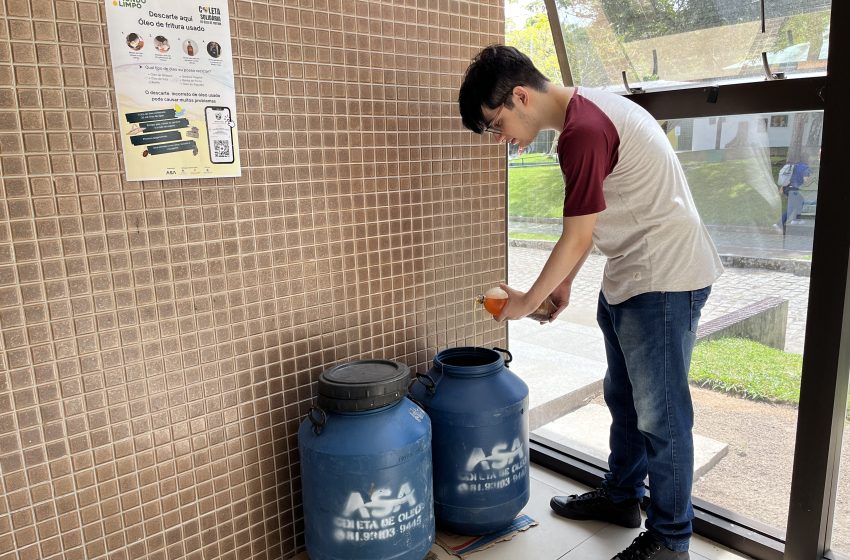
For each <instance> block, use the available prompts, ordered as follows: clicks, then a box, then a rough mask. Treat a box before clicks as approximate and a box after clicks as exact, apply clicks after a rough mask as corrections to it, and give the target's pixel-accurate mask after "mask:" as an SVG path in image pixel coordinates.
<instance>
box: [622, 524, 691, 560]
mask: <svg viewBox="0 0 850 560" xmlns="http://www.w3.org/2000/svg"><path fill="white" fill-rule="evenodd" d="M690 558H691V555H690V554H688V551H687V550H685V551H681V552H676V551H675V550H670V549H669V548H667V547H666V546H664V544H662V542H661V541H659V540H658V539H656V538H655V536H654V535H652V534H650V533H649V532H648V531H644V532H643V533H641V534H640V535H638V536H637V538H636V539H635V540H633V541H632V544H630V545H629V548H627V549H626V550H624V551H623V552H621V553H620V554H618V555H616V556H615V557H613V558H611V560H690Z"/></svg>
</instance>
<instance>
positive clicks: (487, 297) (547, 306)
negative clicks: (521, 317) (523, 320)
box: [475, 287, 558, 322]
mask: <svg viewBox="0 0 850 560" xmlns="http://www.w3.org/2000/svg"><path fill="white" fill-rule="evenodd" d="M475 303H480V304H482V305H484V309H486V310H487V311H488V312H489V313H490V315H492V316H493V317H495V316H496V315H498V314H499V313H500V312H501V311H502V308H503V307H505V304H506V303H508V293H507V292H506V291H505V290H503V289H502V288H498V287H496V288H490V289H489V290H487V291H486V292H484V293H483V294H481V295H479V296H478V297H476V298H475ZM557 309H558V306H557V305H555V302H553V301H552V298H550V297H547V298H546V299H545V300H543V303H541V304H540V307H538V308H537V309H535V310H534V311H533V312H531V313H529V314H528V315H526V317H528V318H529V319H534V320H535V321H543V322H546V321H549V318H550V317H551V316H552V313H554V312H555V311H556V310H557Z"/></svg>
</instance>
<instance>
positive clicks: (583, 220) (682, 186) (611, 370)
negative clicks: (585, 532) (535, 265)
mask: <svg viewBox="0 0 850 560" xmlns="http://www.w3.org/2000/svg"><path fill="white" fill-rule="evenodd" d="M458 102H459V105H460V114H461V117H462V119H463V123H464V126H466V127H467V128H468V129H470V130H472V131H473V132H476V133H479V134H480V133H483V132H490V133H492V134H494V135H495V136H496V138H497V139H498V141H500V142H503V141H504V142H508V143H511V144H517V145H519V147H520V148H523V147H525V146H527V145H529V144H530V143H531V142H532V141H533V140H534V137H535V136H537V133H538V132H540V131H541V130H544V129H554V130H557V131H559V132H560V137H559V139H558V157H559V161H560V166H561V171H562V172H563V175H564V182H565V185H566V189H565V197H564V213H563V215H564V227H563V233H562V234H561V237H560V239H559V240H558V242H557V243H556V244H555V246H554V248H553V249H552V253H551V254H550V255H549V258H548V260H547V261H546V264H545V265H544V267H543V270H542V271H541V273H540V275H539V276H538V278H537V280H536V281H535V282H534V285H533V286H532V287H531V289H530V290H529V291H528V292H527V293H523V292H520V291H517V290H513V289H511V288H509V287H508V286H504V285H503V286H502V287H503V289H505V290H506V291H507V292H508V294H509V296H510V299H509V300H508V303H507V305H505V307H504V309H503V310H502V312H501V313H500V314H499V316H498V317H497V319H498V320H500V321H503V320H505V319H519V318H520V317H523V316H525V315H527V314H528V313H530V312H531V311H533V310H534V309H536V308H537V306H538V305H539V304H540V303H541V302H542V301H543V300H544V299H545V298H546V297H547V296H550V295H551V297H552V300H553V301H554V302H555V303H556V304H557V305H558V306H559V307H558V309H557V310H556V311H555V313H553V315H552V317H551V319H550V320H554V319H555V317H557V315H558V314H559V313H560V312H561V311H563V309H564V308H566V306H567V304H568V303H569V298H570V289H571V286H572V282H573V279H574V278H575V276H576V274H577V273H578V271H579V268H580V267H581V265H582V264H583V263H584V260H585V258H586V257H587V255H588V253H589V252H590V249H591V246H592V245H594V244H595V245H596V247H597V248H598V249H599V250H600V251H601V252H602V253H603V254H604V255H605V256H607V257H608V261H607V264H606V266H605V271H604V275H603V278H602V289H601V292H600V294H599V303H598V308H597V321H598V323H599V326H600V328H601V329H602V332H603V335H604V338H605V350H606V354H607V359H608V371H607V372H606V374H605V380H604V385H603V387H604V395H605V402H606V403H607V405H608V408H609V410H610V411H611V416H612V419H613V423H612V424H611V431H610V445H611V454H610V455H609V458H608V465H609V469H610V472H609V473H608V474H607V475H606V477H605V480H604V481H603V483H602V487H601V488H599V489H597V490H594V491H592V492H588V493H586V494H582V495H579V496H576V495H573V496H555V497H554V498H552V501H551V507H552V509H553V510H554V511H555V512H556V513H558V514H559V515H562V516H564V517H568V518H570V519H598V520H602V521H608V522H611V523H616V524H619V525H623V526H625V527H639V526H640V509H639V507H638V502H639V500H640V499H641V498H642V497H643V496H644V478H645V477H646V476H647V475H648V476H649V485H650V489H651V499H650V505H649V509H648V510H647V522H646V528H647V531H646V532H644V533H641V535H640V536H639V537H638V538H636V539H635V540H634V542H633V543H632V544H631V545H630V546H629V547H628V548H627V549H626V550H624V551H623V552H621V553H620V554H618V555H617V556H615V557H614V560H616V559H620V560H628V559H633V558H641V559H644V560H649V559H653V560H681V559H686V558H689V555H688V552H687V550H688V544H689V540H690V537H691V520H692V519H693V509H692V507H691V486H692V483H693V437H692V427H693V408H692V406H691V396H690V391H689V388H688V369H689V368H690V361H691V350H692V349H693V345H694V341H695V339H696V330H697V324H698V322H699V317H700V310H701V309H702V307H703V305H704V304H705V301H706V299H707V298H708V294H709V291H710V290H711V284H712V283H713V282H714V281H715V280H716V279H717V278H718V277H719V276H720V274H721V273H722V270H723V268H722V265H721V264H720V259H719V257H718V256H717V251H716V250H715V248H714V244H713V243H712V241H711V239H710V237H709V235H708V232H707V231H706V229H705V227H704V226H703V224H702V222H701V221H700V217H699V214H698V213H697V210H696V208H695V206H694V202H693V199H692V198H691V194H690V191H689V189H688V185H687V181H686V180H685V175H684V173H683V171H682V168H681V166H680V164H679V161H678V159H677V158H676V154H675V153H674V152H673V149H672V148H671V146H670V142H669V141H668V140H667V137H666V136H665V135H664V132H663V131H662V130H661V127H660V126H659V125H658V123H657V122H656V121H655V119H653V118H652V116H650V115H649V113H647V112H646V111H645V110H644V109H642V108H641V107H639V106H638V105H636V104H634V103H633V102H631V101H629V100H628V99H626V98H624V97H621V96H619V95H615V94H612V93H606V92H602V91H598V90H592V89H586V88H583V87H580V88H579V87H564V86H558V85H555V84H553V83H551V82H549V81H548V80H547V79H546V78H545V77H544V76H543V75H542V74H541V73H540V72H539V71H538V70H537V69H536V68H535V67H534V65H533V64H532V63H531V61H530V60H529V59H528V57H526V56H525V55H524V54H522V53H521V52H519V51H518V50H516V49H514V48H512V47H506V46H502V45H496V46H490V47H487V48H485V49H484V50H483V51H481V52H480V53H479V54H478V55H477V56H476V57H475V59H474V60H473V62H472V64H471V65H470V66H469V68H468V69H467V71H466V75H465V77H464V80H463V84H462V85H461V88H460V94H459V97H458Z"/></svg>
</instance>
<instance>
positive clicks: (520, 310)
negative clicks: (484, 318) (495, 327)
mask: <svg viewBox="0 0 850 560" xmlns="http://www.w3.org/2000/svg"><path fill="white" fill-rule="evenodd" d="M499 287H500V288H502V289H503V290H505V292H507V294H508V302H507V303H506V304H505V306H504V307H503V308H502V311H501V312H500V313H499V314H498V315H496V317H495V319H496V320H497V321H499V322H502V321H504V320H506V319H507V320H511V319H522V318H523V317H525V316H526V315H528V314H529V313H531V312H532V311H534V309H535V306H533V305H531V304H529V302H528V297H527V294H526V293H525V292H521V291H519V290H514V289H513V288H511V287H510V286H508V285H507V284H500V285H499Z"/></svg>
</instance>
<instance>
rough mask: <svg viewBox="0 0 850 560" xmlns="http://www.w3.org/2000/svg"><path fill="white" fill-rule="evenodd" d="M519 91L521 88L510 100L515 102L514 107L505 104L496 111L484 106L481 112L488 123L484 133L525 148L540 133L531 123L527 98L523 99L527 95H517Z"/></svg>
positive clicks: (515, 90)
mask: <svg viewBox="0 0 850 560" xmlns="http://www.w3.org/2000/svg"><path fill="white" fill-rule="evenodd" d="M517 89H519V88H515V89H514V93H512V94H511V96H510V97H509V98H508V99H510V100H511V101H513V103H512V105H513V106H512V107H508V106H507V105H506V104H505V103H503V104H501V105H499V106H498V107H496V108H495V109H490V108H489V107H487V106H486V105H483V106H482V107H481V110H482V113H483V115H484V119H485V120H486V122H487V124H486V125H485V127H484V132H489V133H490V134H492V135H494V136H495V137H496V140H497V141H498V142H506V143H508V144H515V145H517V146H519V147H520V148H525V147H527V146H528V145H529V144H531V142H532V141H533V140H534V137H535V136H537V133H538V132H539V131H538V130H535V129H534V127H533V126H531V123H530V121H529V118H528V113H527V106H526V105H527V97H523V95H525V93H524V92H519V93H517Z"/></svg>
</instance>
